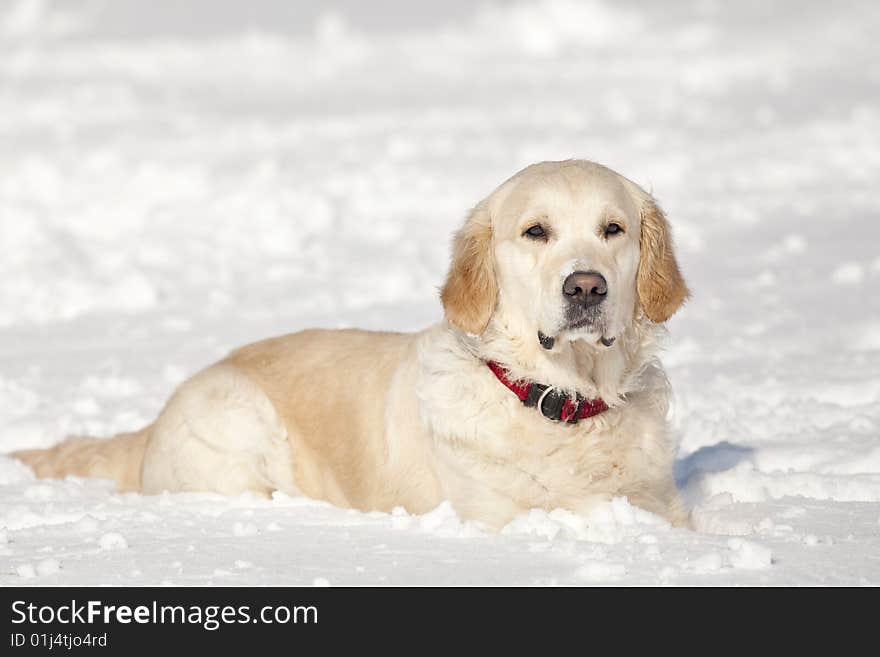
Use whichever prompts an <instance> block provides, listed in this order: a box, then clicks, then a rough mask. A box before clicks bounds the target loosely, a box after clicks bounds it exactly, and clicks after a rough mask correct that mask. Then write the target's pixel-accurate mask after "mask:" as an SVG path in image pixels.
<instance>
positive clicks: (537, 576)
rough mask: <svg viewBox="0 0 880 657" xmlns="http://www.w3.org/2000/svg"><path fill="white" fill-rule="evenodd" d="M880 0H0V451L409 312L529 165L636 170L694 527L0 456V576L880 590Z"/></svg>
mask: <svg viewBox="0 0 880 657" xmlns="http://www.w3.org/2000/svg"><path fill="white" fill-rule="evenodd" d="M878 18H880V6H878V5H877V4H876V3H870V2H855V3H852V4H849V5H848V6H847V11H845V12H844V11H842V10H840V11H838V10H835V9H834V8H833V7H832V6H831V5H829V4H828V3H820V2H806V3H805V2H795V1H794V0H783V1H781V2H774V3H770V4H768V3H766V2H758V1H757V0H749V1H747V2H740V3H718V2H711V1H708V2H707V1H705V0H694V1H686V0H676V1H674V2H665V3H656V4H649V3H638V2H635V1H634V0H627V1H624V2H613V3H612V2H610V0H591V1H590V2H569V1H564V0H537V1H527V2H517V3H504V4H501V3H492V4H488V3H471V2H465V1H464V0H455V1H450V2H445V3H434V4H432V5H424V4H422V3H420V5H419V6H418V7H416V6H415V5H414V4H413V3H404V2H402V1H400V0H382V1H381V2H376V3H357V2H354V1H353V0H333V1H331V2H328V3H320V4H319V3H304V2H281V0H259V1H257V0H254V1H253V2H250V3H248V7H247V9H245V8H244V6H243V5H238V4H235V3H217V2H214V1H213V0H191V1H190V2H186V3H174V7H170V6H169V7H168V11H163V12H154V11H152V10H151V9H150V7H149V6H148V5H147V4H145V3H140V2H136V1H135V0H120V1H118V2H114V3H100V2H95V1H94V0H67V1H61V0H55V1H51V0H14V1H12V2H8V3H6V4H5V5H4V6H3V8H2V9H0V144H2V148H0V253H2V257H0V452H6V451H11V450H14V449H18V448H23V447H37V446H48V445H50V444H53V443H54V442H56V441H57V440H59V439H60V438H62V437H63V436H64V435H66V434H69V433H76V434H81V433H82V434H93V435H110V434H112V433H114V432H117V431H122V430H130V429H133V428H137V427H139V426H141V425H143V424H145V423H146V422H148V421H150V420H151V419H152V418H153V417H155V415H156V414H157V412H158V411H159V410H160V408H161V406H162V404H163V403H164V401H165V400H166V399H167V397H168V396H169V394H170V393H171V392H172V390H173V389H174V386H175V385H177V384H178V383H179V382H180V381H182V380H183V379H184V378H186V377H187V376H188V375H189V374H191V373H193V372H195V371H196V370H198V369H199V368H201V367H203V366H205V365H207V364H209V363H211V362H213V361H214V360H216V359H217V358H219V357H221V356H222V355H224V354H225V353H226V352H228V351H229V350H230V349H232V348H233V347H235V346H237V345H240V344H243V343H246V342H249V341H252V340H256V339H259V338H263V337H267V336H270V335H275V334H279V333H284V332H289V331H294V330H298V329H301V328H305V327H310V326H325V327H344V326H361V327H365V328H374V329H380V328H381V329H394V330H415V329H418V328H421V327H423V326H425V325H427V324H428V323H430V322H433V321H435V320H436V319H437V318H438V317H440V314H441V311H440V306H439V303H438V301H437V294H436V290H437V286H438V285H439V284H440V282H441V281H442V279H443V275H444V270H445V266H446V262H447V258H448V253H449V237H450V235H451V233H452V231H453V230H454V229H455V227H456V226H457V225H458V224H459V223H460V221H461V219H462V217H463V215H464V213H465V211H466V209H467V208H468V207H470V206H472V205H473V204H474V203H475V202H476V201H478V200H479V199H480V198H482V196H484V195H485V194H486V193H487V192H489V191H490V190H491V189H492V188H493V187H494V186H495V185H496V184H498V183H499V182H501V181H502V180H504V179H505V178H507V177H508V176H509V175H511V174H512V173H513V172H515V171H516V170H518V169H519V168H521V167H522V166H524V165H526V164H528V163H530V162H533V161H537V160H545V159H560V158H566V157H586V158H589V159H594V160H597V161H600V162H602V163H605V164H607V165H609V166H611V167H613V168H615V169H617V170H618V171H620V172H622V173H623V174H624V175H627V176H628V177H630V178H633V179H634V180H636V181H638V182H639V183H641V184H643V185H644V186H645V187H646V188H648V189H651V190H653V191H654V193H655V194H656V195H657V196H658V198H659V200H660V202H661V203H662V205H663V207H664V208H665V209H666V211H667V212H668V214H669V217H670V219H671V221H672V223H673V226H674V228H675V238H676V243H677V245H678V250H679V254H680V259H681V262H682V266H683V269H684V271H685V272H686V274H687V278H688V281H689V283H690V286H691V288H692V290H693V292H694V296H693V299H692V300H691V302H690V303H689V304H688V305H687V306H686V308H685V309H684V310H683V312H681V313H680V314H679V315H678V316H677V317H675V318H674V319H673V320H672V321H671V322H670V338H669V340H668V343H667V347H666V353H665V355H664V362H665V363H666V365H667V369H668V372H669V376H670V379H671V381H672V385H673V388H674V390H675V395H676V399H675V409H674V415H673V422H674V426H675V430H676V432H677V434H678V435H679V437H680V439H681V449H680V456H679V460H678V462H677V464H676V476H677V479H678V481H679V484H680V486H681V488H682V491H683V494H684V496H685V498H686V500H687V501H688V503H689V505H690V506H691V508H692V509H693V518H694V525H695V528H696V531H688V530H681V529H673V528H671V527H669V526H668V525H667V524H666V523H665V522H664V521H662V520H661V519H659V518H657V517H655V516H653V515H651V514H649V513H647V512H645V511H642V510H640V509H637V508H635V507H633V506H632V505H630V504H629V503H628V501H627V500H625V499H615V500H612V501H610V502H608V503H607V504H604V505H602V506H601V507H599V508H598V509H596V510H595V511H594V512H593V513H591V514H590V515H588V516H577V515H575V514H572V513H570V512H567V511H562V510H556V511H550V512H547V511H539V510H533V511H531V512H529V513H526V514H523V515H522V516H521V517H518V518H516V519H515V520H514V521H513V522H512V523H511V524H510V525H509V526H507V527H506V528H505V529H504V530H503V531H502V532H501V533H499V534H492V533H489V532H487V531H485V529H484V528H482V527H480V526H479V525H478V524H475V523H468V522H463V521H461V520H460V519H459V518H458V517H457V516H456V515H455V513H454V511H453V510H452V509H451V507H449V505H447V504H445V505H441V506H440V507H438V508H437V509H435V510H434V511H432V512H430V513H428V514H426V515H424V516H421V517H416V516H411V515H409V514H407V513H406V512H404V511H402V510H395V511H394V512H392V513H390V514H384V513H360V512H357V511H352V510H347V509H338V508H334V507H332V506H330V505H328V504H325V503H322V502H318V501H314V500H305V499H295V498H290V497H287V496H284V495H275V496H274V498H273V499H271V500H265V499H260V498H258V497H255V496H249V495H245V496H242V497H237V498H222V497H219V496H215V495H209V494H196V493H188V494H176V495H160V496H155V497H145V496H140V495H135V494H115V493H113V492H112V491H111V489H110V487H109V485H108V484H107V482H101V481H86V480H78V479H69V480H65V481H37V480H35V479H34V478H33V475H32V474H31V473H30V472H29V471H28V470H27V468H25V467H23V466H22V465H21V464H19V463H17V462H15V461H13V460H11V459H9V458H5V457H0V584H7V585H10V584H116V585H124V584H178V585H203V584H208V585H210V584H216V585H222V584H227V585H240V584H261V585H262V584H304V585H316V586H318V585H327V584H330V585H333V586H339V585H347V584H350V585H351V584H353V585H364V584H505V585H508V584H524V585H542V584H556V585H593V584H610V585H621V584H664V585H691V584H700V585H705V584H710V585H718V584H723V585H731V584H736V585H751V584H770V585H787V584H799V585H814V584H848V585H853V584H854V585H860V584H873V585H878V584H880V561H878V559H877V556H876V555H877V554H880V296H878V295H877V294H876V288H877V284H878V282H880V256H878V254H877V251H878V243H880V228H878V226H880V224H878V222H877V215H878V210H880V199H878V196H877V193H876V181H877V180H878V179H880V106H878V102H877V99H878V97H880V96H878V93H880V71H878V69H877V67H876V66H875V61H876V59H877V57H878V54H880V48H878V46H877V44H876V40H875V37H874V32H875V30H873V29H872V26H873V25H876V24H877V21H878Z"/></svg>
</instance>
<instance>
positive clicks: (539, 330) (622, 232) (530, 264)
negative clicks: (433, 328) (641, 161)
mask: <svg viewBox="0 0 880 657" xmlns="http://www.w3.org/2000/svg"><path fill="white" fill-rule="evenodd" d="M687 296H688V289H687V286H686V285H685V282H684V279H683V277H682V275H681V272H680V271H679V267H678V263H677V262H676V259H675V255H674V253H673V249H672V240H671V236H670V231H669V225H668V224H667V221H666V218H665V217H664V215H663V212H662V211H661V210H660V208H659V206H658V205H657V204H656V202H655V201H654V200H653V199H652V198H651V196H650V195H649V194H648V193H646V192H645V191H643V190H642V189H641V188H640V187H638V186H637V185H636V184H634V183H633V182H631V181H629V180H627V179H626V178H624V177H623V176H620V175H619V174H617V173H615V172H613V171H611V170H610V169H607V168H605V167H603V166H600V165H598V164H594V163H592V162H586V161H580V160H570V161H565V162H542V163H540V164H534V165H532V166H530V167H527V168H525V169H523V170H522V171H520V172H519V173H517V174H516V175H515V176H513V178H511V179H510V180H508V181H507V182H505V183H504V184H502V185H501V186H500V187H499V188H498V189H496V190H495V191H494V192H493V193H492V194H491V195H490V196H489V197H488V198H486V199H485V200H484V201H482V202H481V203H479V204H478V205H477V206H476V207H475V208H474V209H473V211H472V212H471V214H470V216H469V217H468V219H467V221H466V222H465V224H464V226H463V227H462V228H461V230H459V232H458V233H457V234H456V236H455V241H454V245H453V256H452V264H451V267H450V270H449V275H448V277H447V279H446V283H445V285H444V286H443V289H442V292H441V299H442V302H443V306H444V309H445V312H446V316H447V318H448V320H449V321H450V322H451V323H452V324H453V325H455V326H456V327H458V328H459V329H461V330H462V331H465V332H466V333H470V334H477V335H479V334H481V333H483V331H484V330H485V329H486V327H487V326H488V325H489V323H490V321H491V322H497V323H501V324H502V325H503V326H504V328H505V329H506V330H505V332H506V333H510V334H514V335H519V336H522V337H523V338H525V337H526V336H527V335H529V334H530V335H531V336H532V337H533V338H534V339H535V340H540V342H541V344H542V345H543V346H544V348H545V349H552V348H553V346H554V344H556V342H557V340H559V339H567V340H583V341H585V342H587V343H588V344H592V345H595V346H596V347H597V348H602V346H603V345H604V346H609V345H610V344H612V343H613V342H614V340H615V339H616V338H617V337H618V336H619V335H621V334H622V333H623V331H624V330H625V329H626V327H627V326H628V325H629V324H630V323H632V322H633V321H636V320H638V319H640V318H644V319H646V320H649V321H651V322H655V323H660V322H665V321H666V320H667V319H669V318H670V317H671V316H672V314H673V313H675V311H676V310H677V309H678V308H679V307H680V306H681V304H682V303H683V302H684V301H685V299H686V298H687Z"/></svg>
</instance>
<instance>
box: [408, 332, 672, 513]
mask: <svg viewBox="0 0 880 657" xmlns="http://www.w3.org/2000/svg"><path fill="white" fill-rule="evenodd" d="M419 353H420V366H421V367H420V372H419V378H418V382H417V386H416V393H417V395H418V397H419V402H420V409H421V415H422V421H423V423H424V424H425V426H426V428H427V430H428V431H427V432H428V434H429V435H430V437H431V440H432V445H431V447H432V449H433V452H434V456H435V460H436V464H437V468H438V473H437V474H438V476H439V479H440V481H441V485H442V486H443V487H444V488H445V489H446V491H447V494H448V497H449V498H450V499H451V500H452V502H453V504H454V506H455V507H456V509H457V510H458V512H459V513H460V514H461V515H462V516H464V517H474V518H482V519H484V520H485V519H486V518H487V516H488V517H491V518H492V519H493V521H494V522H495V523H497V524H499V525H500V524H504V523H505V522H506V521H507V520H509V519H510V518H511V517H513V516H514V515H516V514H517V513H519V512H521V511H523V510H526V509H530V508H544V509H548V510H549V509H554V508H567V509H570V510H573V511H584V510H586V509H588V508H589V507H590V505H591V504H592V503H594V502H595V501H596V500H597V499H604V498H607V497H610V496H612V495H626V494H627V493H628V492H629V491H634V492H635V491H638V490H639V489H640V488H641V487H642V486H643V484H644V483H647V481H648V480H650V479H651V478H652V477H653V476H654V474H653V473H654V472H655V470H657V468H658V467H659V468H660V470H657V472H661V471H662V470H663V469H664V468H667V467H668V464H669V463H670V462H671V458H672V454H671V446H670V441H669V439H668V436H667V433H666V431H665V422H664V417H663V416H664V415H665V412H666V390H665V387H664V386H663V385H662V383H661V384H660V385H658V387H657V388H656V389H653V390H637V391H633V392H631V393H630V394H628V395H627V396H626V401H625V402H624V403H623V404H621V405H619V406H616V407H614V408H611V409H610V410H608V411H606V412H604V413H602V414H600V415H597V416H595V417H593V418H587V419H585V420H582V421H581V422H579V423H578V424H576V425H573V424H567V423H564V422H553V421H551V420H548V419H547V418H545V417H543V416H542V415H541V414H540V413H538V412H537V411H536V410H535V409H534V408H528V407H525V406H524V405H523V404H522V402H521V401H520V400H519V399H518V398H517V397H516V396H515V395H514V394H513V393H511V391H510V390H508V389H507V388H506V387H504V386H503V385H502V384H501V383H500V382H499V381H498V380H497V379H496V378H495V376H494V374H492V372H491V371H490V370H489V369H488V367H486V365H485V364H484V363H483V362H482V361H481V360H479V359H476V358H474V357H473V355H472V354H471V353H468V351H467V350H466V349H464V348H463V347H462V345H461V344H460V343H459V342H457V341H456V339H455V337H454V336H452V335H451V334H449V333H448V332H445V333H444V332H429V333H428V334H427V335H426V336H425V340H424V341H423V343H422V345H421V348H420V350H419ZM658 375H659V376H657V377H651V376H648V377H646V379H647V380H653V381H655V382H657V381H662V380H663V377H662V374H661V373H658ZM664 383H665V381H664Z"/></svg>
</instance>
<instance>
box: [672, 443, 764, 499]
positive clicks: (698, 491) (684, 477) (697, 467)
mask: <svg viewBox="0 0 880 657" xmlns="http://www.w3.org/2000/svg"><path fill="white" fill-rule="evenodd" d="M754 451H755V450H754V449H753V448H752V447H744V446H742V445H734V444H733V443H730V442H727V441H726V440H723V441H721V442H720V443H716V444H714V445H707V446H706V447H700V449H698V450H697V451H696V452H693V453H692V454H689V455H688V456H686V457H685V458H683V459H679V460H677V461H676V462H675V466H674V468H673V475H674V476H675V483H676V485H677V486H678V489H679V490H680V491H681V493H682V495H683V496H684V498H685V501H686V503H688V504H689V505H691V506H692V505H694V504H696V503H699V502H700V501H702V497H703V495H704V491H703V486H702V485H701V484H702V481H703V479H704V478H705V477H706V475H711V474H715V473H717V472H724V471H726V470H731V469H733V468H735V467H736V466H737V465H739V464H740V463H742V462H743V461H746V460H748V459H749V457H750V456H751V455H752V454H753V453H754Z"/></svg>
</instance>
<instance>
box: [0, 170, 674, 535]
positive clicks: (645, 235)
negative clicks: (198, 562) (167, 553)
mask: <svg viewBox="0 0 880 657" xmlns="http://www.w3.org/2000/svg"><path fill="white" fill-rule="evenodd" d="M687 296H688V290H687V287H686V285H685V282H684V280H683V278H682V275H681V273H680V271H679V267H678V264H677V262H676V259H675V255H674V253H673V249H672V241H671V238H670V231H669V226H668V225H667V221H666V219H665V217H664V215H663V213H662V212H661V210H660V208H659V207H658V205H657V204H656V202H655V201H654V200H653V199H652V197H651V196H650V195H649V194H647V193H646V192H645V191H643V190H642V189H641V188H640V187H638V186H637V185H636V184H635V183H633V182H631V181H630V180H628V179H626V178H624V177H623V176H621V175H619V174H617V173H615V172H613V171H611V170H610V169H607V168H605V167H603V166H601V165H598V164H595V163H592V162H587V161H580V160H570V161H564V162H542V163H539V164H534V165H532V166H529V167H527V168H525V169H523V170H522V171H520V172H519V173H517V174H516V175H514V176H513V177H512V178H510V179H509V180H507V181H506V182H505V183H503V184H502V185H501V186H500V187H498V188H497V189H496V190H495V191H494V192H492V193H491V194H490V195H489V196H488V197H487V198H486V199H485V200H483V201H482V202H480V203H479V204H477V206H476V207H475V208H474V209H473V210H472V211H471V213H470V215H469V216H468V218H467V220H466V221H465V224H464V226H463V227H462V228H461V229H460V230H459V231H458V233H457V234H456V235H455V238H454V243H453V253H452V263H451V266H450V268H449V273H448V276H447V279H446V282H445V284H444V285H443V288H442V291H441V300H442V303H443V308H444V311H445V318H444V319H443V320H442V321H441V322H439V323H438V324H436V325H434V326H432V327H430V328H427V329H425V330H424V331H422V332H420V333H415V334H401V333H375V332H367V331H357V330H341V331H331V330H308V331H303V332H300V333H295V334H291V335H285V336H282V337H277V338H272V339H269V340H265V341H262V342H257V343H255V344H251V345H248V346H245V347H243V348H241V349H238V350H237V351H234V352H233V353H231V354H230V355H229V356H228V357H227V358H225V359H224V360H222V361H220V362H219V363H217V364H215V365H212V366H211V367H209V368H207V369H206V370H204V371H202V372H200V373H198V374H196V375H195V376H193V377H192V378H191V379H189V380H188V381H186V382H185V383H183V384H182V385H181V386H180V387H179V388H178V390H177V391H176V392H175V393H174V395H173V396H172V397H171V399H170V400H169V401H168V403H167V404H166V406H165V408H164V409H163V410H162V412H161V413H160V415H159V417H158V418H157V419H156V421H155V422H153V423H152V424H151V425H149V426H148V427H146V428H144V429H141V430H140V431H137V432H134V433H129V434H123V435H119V436H116V437H114V438H110V439H98V438H72V439H69V440H67V441H66V442H63V443H61V444H59V445H57V446H55V447H53V448H50V449H47V450H28V451H22V452H17V453H16V454H15V456H16V457H17V458H19V459H21V460H22V461H24V462H25V463H27V464H29V465H30V466H31V467H32V468H33V469H34V471H35V472H36V474H37V475H38V476H40V477H63V476H65V475H79V476H88V477H105V478H110V479H113V480H115V481H116V483H117V485H118V487H119V489H121V490H128V491H141V492H144V493H160V492H162V491H216V492H220V493H225V494H237V493H241V492H243V491H256V492H259V493H263V494H271V492H272V491H274V490H280V491H283V492H285V493H287V494H290V495H306V496H309V497H313V498H319V499H323V500H328V501H330V502H332V503H333V504H336V505H339V506H345V507H354V508H356V509H362V510H381V511H390V510H391V509H392V508H394V507H397V506H400V507H404V508H405V509H406V510H407V511H409V512H411V513H423V512H426V511H428V510H430V509H432V508H434V507H435V506H437V505H438V504H439V503H440V502H441V501H443V500H449V501H451V503H452V505H453V507H454V508H455V509H456V511H457V512H458V514H459V515H460V516H461V517H462V518H465V519H473V520H478V521H481V522H483V523H485V524H486V525H487V526H489V527H492V528H499V527H502V526H503V525H505V524H506V523H507V522H509V521H510V520H511V518H513V517H514V516H515V515H517V514H519V513H521V512H523V511H524V510H527V509H530V508H535V507H537V508H542V509H554V508H565V509H569V510H572V511H574V512H585V511H587V510H588V509H589V508H590V507H591V505H593V504H595V503H596V501H598V500H603V499H608V498H610V497H612V496H626V497H627V498H628V499H629V501H630V502H631V503H633V504H635V505H638V506H641V507H643V508H645V509H648V510H650V511H653V512H655V513H657V514H660V515H662V516H664V517H665V518H667V519H668V520H669V521H670V522H671V523H673V524H675V525H682V524H686V523H687V514H686V512H685V510H684V508H683V505H682V503H681V501H680V499H679V496H678V492H677V490H676V486H675V482H674V480H673V477H672V464H673V459H674V451H675V445H674V441H673V439H672V436H671V433H670V430H669V427H668V426H667V421H666V415H667V407H668V397H669V385H668V383H667V380H666V377H665V375H664V373H663V370H662V368H661V366H660V364H659V362H658V361H657V359H656V357H655V351H656V343H657V338H658V334H660V333H661V332H662V331H663V329H662V324H663V322H665V321H666V320H667V319H668V318H669V317H670V316H671V315H672V314H673V313H674V312H675V311H676V310H677V309H678V308H679V307H680V306H681V304H682V303H683V302H684V301H685V299H686V298H687Z"/></svg>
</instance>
